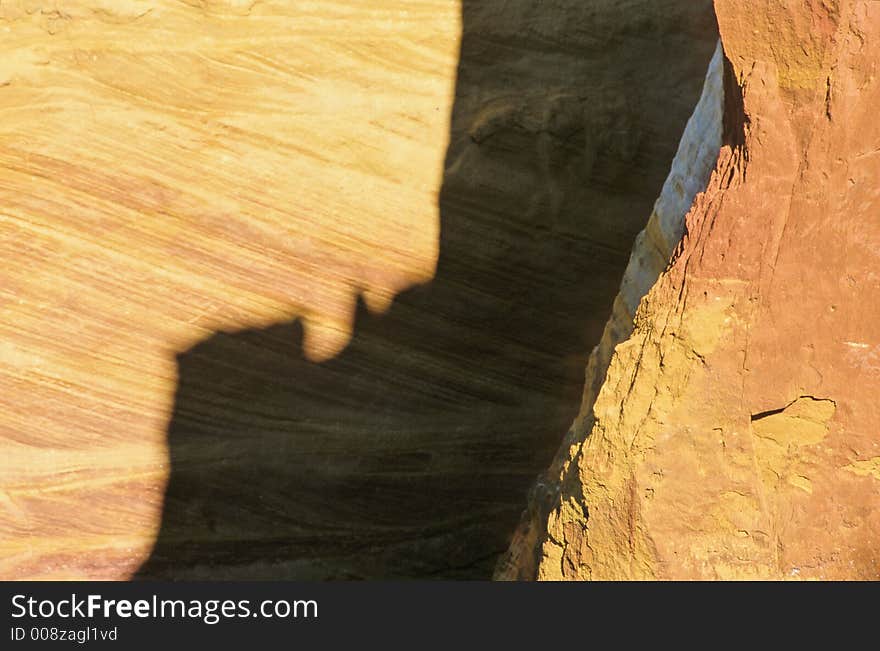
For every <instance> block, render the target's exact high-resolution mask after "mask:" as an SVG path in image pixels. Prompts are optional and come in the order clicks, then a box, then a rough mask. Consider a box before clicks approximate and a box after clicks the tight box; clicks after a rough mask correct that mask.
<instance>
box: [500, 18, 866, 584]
mask: <svg viewBox="0 0 880 651" xmlns="http://www.w3.org/2000/svg"><path fill="white" fill-rule="evenodd" d="M715 8H716V12H717V17H718V24H719V28H720V33H721V42H722V45H723V49H724V56H725V70H724V104H723V105H724V116H723V118H724V119H723V132H722V145H721V147H720V150H719V152H718V155H717V161H716V162H715V164H714V170H713V171H712V173H711V178H710V179H709V181H708V184H707V186H706V188H705V191H704V192H702V193H700V194H699V195H698V196H697V197H696V199H695V200H694V202H693V205H692V207H691V208H690V210H689V212H688V214H687V217H686V220H685V234H684V237H683V239H682V241H681V243H680V245H679V246H678V247H677V248H676V250H675V252H674V254H673V256H672V259H671V262H670V263H669V266H668V268H667V269H666V270H665V271H664V272H663V273H662V275H661V276H660V278H659V280H658V281H657V283H656V284H655V285H654V286H653V287H652V288H651V289H650V291H649V292H648V293H647V295H646V296H645V297H644V298H643V299H642V301H641V303H640V304H639V307H638V310H637V312H636V315H635V320H634V328H633V331H632V334H631V335H630V336H629V337H628V338H626V340H625V341H623V342H621V343H620V344H619V345H617V347H616V348H615V350H614V353H613V355H612V357H611V360H610V365H609V367H608V370H607V373H604V374H603V382H602V383H601V389H600V390H599V391H598V395H596V396H595V398H593V395H591V394H590V393H589V391H588V392H587V393H586V395H585V400H588V401H589V403H585V405H584V408H583V410H582V413H581V415H580V416H579V417H578V422H577V423H576V425H575V427H574V428H573V430H572V431H573V434H572V435H571V437H570V438H569V440H568V441H566V444H565V445H564V446H563V450H562V451H561V452H560V460H559V461H558V463H557V464H556V465H555V466H554V468H553V469H552V470H551V473H550V478H549V479H548V481H550V482H551V484H552V483H553V482H556V485H558V486H559V489H558V492H553V493H552V494H551V495H550V497H549V498H547V505H546V506H543V507H542V506H540V505H538V504H535V503H534V500H533V505H532V507H531V510H530V513H531V517H530V518H529V517H527V518H525V519H524V523H523V525H522V526H521V528H520V531H519V534H518V536H517V537H516V539H515V543H514V546H513V548H512V549H511V551H510V553H509V554H508V555H507V556H506V557H505V559H504V561H505V562H504V563H502V564H501V565H500V566H499V570H498V576H499V578H540V579H792V578H798V579H806V578H812V579H878V578H880V557H878V552H877V550H878V548H880V547H878V541H880V435H878V429H877V422H878V419H880V411H878V405H877V401H876V396H877V395H878V393H880V364H878V359H880V322H878V319H877V305H878V299H880V276H878V274H877V271H876V269H877V264H878V261H880V260H878V251H880V221H878V215H880V185H878V179H880V123H878V121H877V120H876V117H875V114H876V107H877V106H878V103H880V81H878V74H877V73H878V61H880V57H878V53H877V45H876V44H877V43H878V42H880V41H878V38H880V3H877V2H864V1H849V0H839V1H833V2H827V1H826V2H820V1H818V0H800V1H797V2H787V3H777V2H767V1H765V0H746V1H740V0H736V1H734V0H716V2H715ZM634 255H635V254H634ZM593 399H594V400H595V401H594V402H593ZM542 515H543V516H544V517H543V518H542V517H541V516H542ZM530 527H531V529H530Z"/></svg>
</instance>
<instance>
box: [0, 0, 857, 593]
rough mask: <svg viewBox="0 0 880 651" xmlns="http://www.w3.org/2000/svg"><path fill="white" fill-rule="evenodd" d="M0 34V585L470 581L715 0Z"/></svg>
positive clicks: (343, 8) (337, 9)
mask: <svg viewBox="0 0 880 651" xmlns="http://www.w3.org/2000/svg"><path fill="white" fill-rule="evenodd" d="M0 34H2V39H0V110H2V112H3V120H2V124H0V259H2V261H3V264H2V265H0V577H2V578H107V579H111V578H113V579H116V578H128V577H131V576H134V575H137V576H146V577H171V578H195V577H199V578H333V577H394V576H398V577H399V576H433V577H487V576H489V575H490V574H491V571H492V567H493V566H494V564H495V560H496V558H497V556H498V554H499V553H501V552H502V551H503V550H504V549H505V548H506V547H507V545H508V543H509V540H510V536H511V534H512V532H513V530H514V528H515V526H516V524H517V522H518V521H519V517H520V513H521V511H522V507H523V504H524V501H525V495H526V492H527V490H528V487H529V486H530V485H531V483H532V482H533V479H534V477H535V476H536V475H537V474H538V473H539V472H541V471H542V470H543V469H545V468H547V467H548V465H549V464H550V462H551V460H552V457H553V454H554V452H555V451H556V449H557V448H558V445H559V441H560V438H561V434H562V433H563V432H564V431H565V429H566V428H567V427H568V425H569V424H570V423H571V421H572V419H573V418H574V417H575V415H576V414H577V412H578V408H579V405H580V403H581V396H582V393H583V391H582V389H583V382H584V375H583V369H584V366H585V364H586V363H587V358H588V356H589V352H590V350H591V349H592V348H593V347H594V346H595V345H596V344H597V343H598V342H599V341H600V339H601V337H602V332H603V328H604V326H605V322H606V320H607V317H608V314H609V313H610V312H611V309H612V304H613V302H614V297H615V294H616V293H617V290H618V287H619V285H620V282H621V278H622V277H623V274H624V271H625V268H626V265H627V260H628V258H629V254H630V250H631V248H632V244H633V240H634V238H635V237H636V235H637V234H638V233H639V231H641V230H642V229H643V228H644V227H645V223H646V219H647V216H648V215H649V213H650V211H651V206H652V205H653V203H654V201H655V199H656V197H657V195H658V193H659V192H660V190H661V187H662V185H663V180H664V178H665V177H666V175H667V172H668V170H669V163H670V161H671V160H672V159H673V157H674V155H675V152H676V148H677V147H678V144H679V141H680V138H681V134H682V130H683V129H684V126H685V123H686V121H687V119H688V116H689V115H690V114H691V112H692V110H693V107H694V106H695V105H696V103H697V101H698V98H699V94H700V88H701V84H702V82H703V77H704V74H705V71H706V66H707V64H708V62H709V60H710V58H711V56H712V52H713V48H714V47H715V44H716V41H717V30H716V26H715V19H714V15H713V11H712V6H711V3H710V2H709V1H708V0H700V1H696V2H695V1H694V0H662V1H657V0H630V1H628V2H619V1H618V0H614V1H612V0H602V1H598V2H590V3H585V2H582V1H580V0H515V1H512V2H511V1H504V2H502V1H500V0H498V1H495V0H479V1H477V0H463V1H462V2H461V3H459V2H447V1H440V0H419V1H417V2H413V1H412V0H407V1H397V0H381V1H378V2H346V1H342V0H321V1H319V2H309V3H303V2H287V1H281V0H265V1H261V2H238V1H232V0H204V1H202V0H200V1H199V2H178V1H174V0H120V1H118V2H117V1H113V2H108V1H102V0H71V1H69V2H63V3H62V2H54V1H50V0H46V1H40V0H33V1H31V0H28V1H20V2H19V1H12V2H3V3H2V4H0ZM836 92H843V91H836ZM834 97H836V96H834ZM834 101H839V100H838V99H834ZM832 103H833V102H832ZM841 110H842V109H841ZM865 160H866V161H868V162H870V160H871V159H870V156H868V157H867V158H865ZM854 178H855V177H854ZM855 187H862V186H858V185H857V186H855ZM688 192H690V190H688ZM854 196H855V195H854ZM853 205H857V204H853ZM673 239H674V238H673ZM841 309H843V307H842V306H841ZM849 336H851V337H852V338H851V341H853V342H867V341H870V340H869V339H866V338H864V337H862V338H859V336H860V335H858V333H851V335H848V337H849ZM847 340H848V341H849V340H850V339H847ZM853 351H855V352H856V353H857V352H859V350H857V349H853ZM869 352H870V351H869ZM853 359H856V358H853ZM858 359H870V358H869V357H860V358H858ZM866 368H867V367H866ZM866 372H867V371H866ZM805 391H806V389H805ZM829 391H830V389H829ZM832 399H836V400H839V398H836V397H834V396H832ZM838 405H839V406H838V407H837V410H836V412H835V413H836V414H837V415H836V416H835V418H840V417H841V416H840V414H842V413H844V410H843V408H842V407H841V406H840V403H838ZM775 407H776V405H773V404H771V405H769V406H768V405H765V404H763V403H762V404H760V405H756V406H754V409H757V410H762V409H772V408H775ZM832 422H836V421H832ZM870 458H872V457H871V456H870V455H869V456H868V457H866V458H865V459H870ZM859 459H860V460H862V461H864V460H865V459H863V458H862V457H859ZM856 467H857V468H859V469H863V466H856ZM853 477H854V481H856V480H857V481H863V482H864V481H869V480H870V481H873V480H871V478H870V477H868V479H865V478H864V477H861V476H860V475H858V474H853Z"/></svg>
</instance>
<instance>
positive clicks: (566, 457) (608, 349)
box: [495, 43, 724, 580]
mask: <svg viewBox="0 0 880 651" xmlns="http://www.w3.org/2000/svg"><path fill="white" fill-rule="evenodd" d="M723 61H724V56H723V52H722V50H721V44H720V43H719V44H718V47H717V48H716V50H715V54H714V56H713V57H712V60H711V62H710V63H709V70H708V71H707V73H706V81H705V83H704V84H703V92H702V95H701V96H700V101H699V102H698V103H697V107H696V108H695V109H694V113H693V115H692V116H691V118H690V120H688V123H687V126H686V127H685V130H684V134H682V137H681V143H680V144H679V147H678V151H677V152H676V155H675V158H674V159H673V161H672V168H671V169H670V171H669V176H667V177H666V182H665V183H664V184H663V190H662V192H661V193H660V196H659V197H658V199H657V201H656V203H655V204H654V210H653V212H652V213H651V216H650V217H649V218H648V224H647V226H646V227H645V229H644V230H643V231H642V232H641V233H639V235H638V236H637V237H636V240H635V244H634V245H633V250H632V253H631V254H630V258H629V264H628V265H627V267H626V271H625V273H624V275H623V280H622V281H621V284H620V292H619V293H618V295H617V298H615V299H614V307H613V309H612V312H611V317H610V318H609V319H608V323H607V324H606V325H605V330H604V332H603V333H602V339H601V340H600V341H599V344H598V345H597V346H596V347H595V348H594V349H593V352H592V354H591V355H590V360H589V362H588V363H587V371H586V377H585V382H584V394H583V398H582V400H581V409H580V412H579V413H578V415H577V417H576V418H575V420H574V423H573V424H572V427H571V428H570V429H569V431H568V433H567V434H566V436H565V439H564V441H563V443H562V445H561V446H560V449H559V451H558V452H557V454H556V457H555V458H554V460H553V463H551V465H550V468H549V469H548V470H547V472H546V473H544V474H543V475H542V476H541V477H540V478H539V479H538V481H537V482H536V483H535V486H533V488H532V491H531V493H530V494H529V498H528V507H527V509H526V511H525V512H524V514H523V518H522V521H521V523H520V526H519V527H518V528H517V531H516V533H515V534H514V537H513V540H512V542H511V545H510V548H509V549H508V551H507V552H506V553H505V554H503V555H502V556H501V557H500V558H499V560H498V567H497V568H496V571H495V578H496V579H498V580H517V579H530V578H534V576H535V573H536V571H537V566H536V564H537V562H538V551H539V547H540V541H542V540H543V538H544V536H545V535H546V533H545V532H546V522H547V517H548V515H549V511H550V509H551V508H552V506H553V505H554V503H555V500H556V499H557V497H558V495H559V489H560V481H561V479H562V477H564V475H565V468H566V467H567V466H568V463H569V461H570V452H571V446H572V445H574V444H578V443H579V442H581V441H583V440H584V439H585V438H586V436H587V435H588V434H589V432H590V429H591V428H592V426H593V424H594V421H593V418H592V413H593V404H594V403H595V401H596V395H597V394H598V392H599V390H600V388H601V387H602V383H603V382H604V380H605V374H606V373H607V371H608V365H609V364H610V363H611V357H612V355H613V353H614V349H615V347H616V346H617V345H618V344H620V343H621V342H623V341H624V340H626V339H627V338H628V337H629V336H630V335H631V334H632V330H633V318H634V317H635V314H636V310H637V309H638V306H639V303H640V302H641V300H642V298H643V297H644V296H645V294H647V293H648V291H649V290H650V289H651V287H652V286H653V285H654V283H656V282H657V279H658V278H659V277H660V274H661V273H662V272H663V271H664V270H665V269H666V267H667V265H668V264H669V259H670V257H671V256H672V253H673V251H674V249H675V247H676V246H678V244H679V243H680V242H681V238H682V235H683V234H684V218H685V215H686V214H687V212H688V211H689V210H690V207H691V205H692V204H693V201H694V198H695V197H696V196H697V193H699V192H702V191H703V190H705V189H706V184H707V183H708V182H709V177H710V175H711V173H712V169H713V168H714V166H715V162H716V161H717V159H718V151H719V149H720V148H721V133H722V112H723V106H724V89H723V70H724V66H723Z"/></svg>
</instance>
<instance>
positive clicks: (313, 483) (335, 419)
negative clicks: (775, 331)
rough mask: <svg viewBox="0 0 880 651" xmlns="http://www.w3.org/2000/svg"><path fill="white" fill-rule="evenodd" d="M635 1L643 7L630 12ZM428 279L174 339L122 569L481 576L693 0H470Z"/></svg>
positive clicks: (669, 146) (546, 436) (596, 273)
mask: <svg viewBox="0 0 880 651" xmlns="http://www.w3.org/2000/svg"><path fill="white" fill-rule="evenodd" d="M639 8H641V9H642V13H639V12H638V11H637V9H639ZM462 11H463V23H462V24H463V35H462V49H461V60H460V65H459V70H458V80H457V86H456V98H455V105H454V109H453V115H452V123H451V134H450V144H449V150H448V155H447V160H446V172H445V176H444V182H443V188H442V191H441V196H440V213H441V242H440V258H439V262H438V267H437V271H436V276H435V278H434V280H433V281H432V282H431V283H430V284H429V285H425V286H422V287H418V288H415V289H412V290H409V291H406V292H404V293H403V294H401V295H400V296H398V297H397V298H396V300H395V302H394V304H393V305H392V307H391V309H390V310H389V311H388V312H387V313H386V314H383V315H379V316H376V315H372V314H370V313H369V312H368V311H367V310H366V309H365V308H364V306H363V305H359V306H358V310H357V314H356V319H355V324H354V337H353V340H352V342H351V344H350V345H349V346H348V347H347V349H346V350H345V351H343V352H342V353H341V354H340V355H339V356H338V357H336V358H334V359H332V360H330V361H328V362H325V363H320V364H316V363H312V362H309V361H308V360H306V359H305V358H304V357H303V356H302V353H301V340H302V331H301V327H300V325H299V324H298V323H297V322H292V323H282V324H278V325H274V326H272V327H269V328H265V329H254V330H246V331H242V332H232V333H224V332H221V333H216V334H215V335H213V336H211V337H210V338H209V339H207V340H206V341H204V342H202V343H200V344H198V345H197V346H195V347H194V348H192V349H191V350H188V351H185V352H183V353H181V354H180V355H179V356H178V360H177V361H178V367H179V385H178V389H177V393H176V396H175V405H174V412H173V415H172V418H171V423H170V425H169V430H168V445H169V451H170V463H171V472H170V481H169V484H168V488H167V491H166V496H165V503H164V510H163V515H162V522H161V527H160V531H159V536H158V539H157V542H156V545H155V549H154V551H153V553H152V555H151V557H150V558H149V559H148V560H147V562H146V563H145V564H144V565H143V567H142V568H141V570H140V572H139V574H138V577H139V578H164V579H224V578H231V579H282V578H283V579H294V578H296V579H325V578H395V577H443V578H488V577H489V576H490V575H491V572H492V567H493V565H494V562H495V559H496V557H497V555H498V554H499V553H501V552H502V551H503V550H504V549H505V548H506V546H507V544H508V541H509V536H510V535H511V533H512V531H513V529H514V528H515V526H516V525H517V523H518V520H519V516H520V513H521V511H522V509H523V507H524V505H525V495H526V491H527V490H528V488H529V486H530V484H531V482H532V481H533V479H534V477H535V476H536V475H537V474H538V473H539V472H540V471H542V470H543V469H544V468H545V467H546V466H547V464H548V463H549V462H550V460H551V458H552V456H553V453H554V452H555V449H556V447H557V445H558V444H559V442H560V440H561V439H562V436H563V434H564V433H565V431H566V429H567V428H568V426H569V424H570V423H571V421H572V418H573V417H574V415H575V414H576V412H577V409H578V407H579V403H580V398H581V391H582V386H583V377H584V367H585V364H586V359H587V356H588V355H589V352H590V349H591V348H592V346H593V345H594V344H595V343H596V342H597V341H598V339H599V336H600V335H601V331H602V328H603V326H604V324H605V321H606V319H607V317H608V314H609V313H610V309H611V303H612V301H613V298H614V296H615V294H616V292H617V287H618V283H619V281H620V278H621V276H622V274H623V270H624V267H625V265H626V262H627V258H628V255H629V250H630V247H631V245H632V241H633V238H634V237H635V235H636V234H637V233H638V231H639V230H640V229H641V228H642V227H643V226H644V223H645V221H646V219H647V217H648V215H649V214H650V210H651V206H652V204H653V201H654V199H655V198H656V196H657V193H658V192H659V190H660V187H661V185H662V182H663V180H664V177H665V175H666V173H667V171H668V166H669V162H670V161H671V160H672V157H673V155H674V153H675V149H676V146H677V143H678V138H679V136H680V134H681V132H682V130H683V128H684V124H685V122H686V120H687V118H688V116H689V115H690V112H691V110H692V108H693V106H694V105H695V104H696V101H697V98H698V96H699V92H700V88H701V85H702V79H703V75H704V72H705V69H706V66H707V64H708V61H709V59H710V57H711V55H712V50H713V48H714V44H715V39H716V37H717V32H716V28H715V22H714V17H713V15H712V9H711V2H710V0H705V1H700V2H694V1H693V0H676V1H674V2H673V1H669V0H659V1H658V0H650V1H649V0H645V2H643V3H620V2H618V1H616V0H615V2H583V1H582V0H549V1H545V0H527V1H526V0H519V1H514V2H501V1H497V2H495V1H491V0H479V1H478V0H465V2H464V4H463V9H462Z"/></svg>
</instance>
